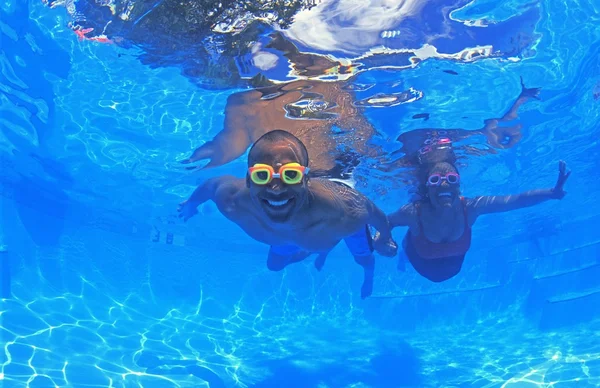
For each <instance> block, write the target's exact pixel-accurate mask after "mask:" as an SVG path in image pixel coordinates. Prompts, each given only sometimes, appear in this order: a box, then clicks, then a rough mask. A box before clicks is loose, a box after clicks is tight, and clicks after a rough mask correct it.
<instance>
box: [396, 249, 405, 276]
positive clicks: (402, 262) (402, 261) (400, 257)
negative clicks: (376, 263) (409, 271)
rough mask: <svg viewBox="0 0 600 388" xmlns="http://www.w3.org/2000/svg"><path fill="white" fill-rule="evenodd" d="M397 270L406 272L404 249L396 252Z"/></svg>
mask: <svg viewBox="0 0 600 388" xmlns="http://www.w3.org/2000/svg"><path fill="white" fill-rule="evenodd" d="M397 268H398V271H400V272H406V256H405V255H404V251H402V252H400V253H399V254H398V266H397Z"/></svg>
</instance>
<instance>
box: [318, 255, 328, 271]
mask: <svg viewBox="0 0 600 388" xmlns="http://www.w3.org/2000/svg"><path fill="white" fill-rule="evenodd" d="M326 258H327V254H326V253H321V254H320V255H319V256H317V258H316V259H315V268H316V269H317V271H320V270H321V269H323V266H324V265H325V259H326Z"/></svg>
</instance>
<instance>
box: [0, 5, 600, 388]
mask: <svg viewBox="0 0 600 388" xmlns="http://www.w3.org/2000/svg"><path fill="white" fill-rule="evenodd" d="M54 3H57V4H54V5H55V6H54V7H53V8H50V7H48V6H46V5H44V4H42V2H38V1H29V2H27V1H25V0H23V1H19V2H14V1H7V0H4V1H2V2H0V4H1V12H2V14H1V15H2V18H1V24H0V27H1V28H0V31H1V33H2V38H1V41H0V45H1V46H0V48H1V53H0V65H1V73H0V91H1V93H0V104H1V105H0V128H1V132H0V157H1V162H2V170H1V175H0V176H1V180H0V183H1V185H0V188H1V194H2V196H1V197H0V200H1V203H0V214H1V216H2V217H1V224H0V245H1V249H0V259H1V265H2V267H1V269H2V272H1V273H2V277H1V279H2V284H1V286H2V287H1V289H2V299H1V305H0V344H1V345H2V348H3V351H0V386H1V387H7V388H8V387H25V386H27V387H29V386H31V387H130V386H140V387H211V388H212V387H463V386H465V387H466V386H469V387H519V388H520V387H595V386H599V385H600V309H599V308H598V306H600V282H599V280H598V279H600V233H599V232H598V229H597V225H598V221H599V220H600V206H599V204H600V202H599V201H598V200H597V198H598V195H599V194H600V190H599V187H600V185H598V184H597V182H596V177H597V170H598V158H599V156H600V153H599V151H600V147H599V145H598V135H599V134H600V128H599V124H598V123H599V122H600V121H599V117H600V6H599V5H598V3H597V2H595V1H592V0H581V1H573V2H567V3H561V2H558V1H541V2H538V1H530V0H528V1H515V0H513V1H478V0H475V1H473V2H466V1H447V2H444V1H441V0H435V1H434V0H431V1H426V2H425V1H423V2H419V3H415V2H410V1H409V2H404V6H403V8H401V11H398V10H390V9H385V8H382V7H384V6H386V4H383V3H386V2H376V1H372V2H364V3H360V4H359V3H351V2H345V1H325V2H323V3H322V4H319V5H317V6H316V7H314V9H312V10H310V11H302V13H300V14H298V16H297V18H296V21H295V23H293V24H292V25H291V26H289V28H288V29H287V30H286V31H287V37H288V38H289V39H291V40H292V41H293V42H295V44H296V46H297V47H298V48H299V50H300V51H303V52H312V53H318V54H331V55H332V56H333V57H335V58H345V59H347V60H352V62H353V63H360V66H355V68H353V70H352V71H356V72H358V76H357V79H356V82H355V84H356V85H365V84H369V85H370V88H369V89H368V90H359V91H357V92H356V99H357V100H360V101H363V102H364V104H366V106H367V107H366V108H365V113H364V114H365V117H366V118H367V119H368V120H369V121H370V122H371V123H372V125H373V126H374V127H375V128H376V129H377V131H379V132H380V136H378V137H376V138H374V140H373V141H374V142H375V143H377V144H378V145H379V146H381V148H382V149H383V150H385V151H386V152H389V153H390V154H391V155H396V156H397V155H398V154H397V153H396V154H394V153H393V151H396V150H398V149H399V148H400V147H401V144H400V143H399V142H397V141H396V138H398V136H401V135H402V134H403V133H408V132H410V131H415V130H419V129H421V128H437V129H453V128H454V129H457V128H462V129H465V130H469V131H476V130H477V129H478V128H481V126H482V125H483V122H484V120H486V119H488V118H493V117H501V116H502V115H503V114H504V113H505V112H506V111H507V110H508V109H509V108H510V106H511V104H513V102H514V101H515V100H516V99H517V98H518V97H519V93H520V92H521V83H520V82H521V78H522V79H523V82H524V84H525V86H526V87H527V88H541V90H540V92H539V99H535V98H532V99H530V100H529V101H527V102H526V103H525V104H523V105H522V106H521V107H520V110H519V117H518V118H517V119H516V120H517V121H516V122H517V123H519V124H520V125H521V126H522V128H521V133H522V135H523V136H522V138H521V139H520V140H519V141H518V142H517V144H516V145H514V146H512V147H501V146H498V147H490V146H489V145H487V144H488V143H489V141H490V139H489V137H488V138H487V139H486V134H485V133H484V134H480V133H477V134H476V135H477V136H475V137H474V138H472V139H468V140H466V141H465V142H466V144H468V145H471V146H473V147H474V148H475V149H479V150H482V151H481V155H477V154H476V153H471V154H466V155H465V156H466V158H464V159H462V160H461V163H462V164H461V165H462V170H461V175H462V178H461V179H462V182H463V186H464V187H463V192H464V195H466V196H474V195H478V194H510V193H516V192H519V191H524V190H529V189H533V188H538V187H549V186H551V185H553V184H554V182H555V179H556V176H557V164H558V160H560V159H563V160H565V161H566V162H567V163H568V166H569V168H570V169H571V170H572V171H573V174H572V176H571V178H570V179H569V181H568V182H567V187H566V190H567V191H568V195H567V197H566V198H565V199H563V200H562V201H552V202H546V203H544V204H541V205H539V206H537V207H534V208H528V209H523V210H518V211H514V212H511V213H506V214H500V215H489V216H485V217H482V218H481V219H480V220H479V221H478V222H477V224H476V226H475V227H474V229H473V236H474V237H473V238H474V242H473V246H472V248H471V251H470V252H469V253H468V256H467V259H466V261H465V265H464V267H463V270H462V272H461V274H460V275H459V276H457V277H455V278H453V279H451V280H449V281H447V282H444V283H431V282H428V281H427V280H425V279H423V278H421V277H420V276H418V275H417V274H416V272H415V271H414V270H413V269H412V268H410V267H409V268H407V270H406V272H399V271H398V270H397V269H396V261H395V260H391V259H387V258H384V257H380V256H378V257H377V266H376V278H375V285H374V292H373V296H372V297H371V298H368V299H366V300H361V299H360V295H359V290H360V282H361V280H362V273H361V270H360V268H359V267H358V266H356V265H355V264H353V261H352V258H351V257H350V256H349V253H348V252H347V250H346V248H345V247H344V246H343V244H340V245H339V246H338V247H336V248H335V250H334V252H333V253H332V255H331V256H330V259H329V260H328V262H327V265H326V266H325V268H324V269H323V270H322V271H321V272H317V271H316V270H315V269H314V267H313V263H312V259H309V260H307V261H305V262H303V263H300V264H295V265H293V266H290V267H289V268H287V269H286V270H285V271H282V272H277V273H275V272H269V271H268V270H267V268H266V265H265V261H266V254H267V250H268V247H266V246H264V245H262V244H259V243H257V242H255V241H253V240H252V239H250V238H249V237H248V236H246V235H245V234H244V233H243V232H242V231H241V230H240V229H239V228H237V227H236V226H234V225H232V224H231V223H229V222H228V221H227V220H225V218H224V217H223V216H222V215H220V213H218V211H217V210H216V207H215V206H214V205H212V204H205V205H203V206H202V207H201V208H200V209H199V210H200V215H198V216H196V217H194V218H193V219H191V220H190V221H188V222H187V223H183V222H181V221H180V220H179V219H177V217H176V211H175V210H176V208H177V204H178V203H179V202H181V201H182V200H183V199H185V198H187V197H188V196H189V195H190V193H191V192H192V190H193V189H194V188H195V187H196V185H197V184H198V183H200V182H202V181H203V180H205V179H206V178H207V177H210V176H214V175H218V174H225V173H231V174H234V175H238V176H243V174H244V173H245V170H244V169H245V165H246V164H245V154H243V155H242V156H240V157H239V158H236V159H235V160H233V161H232V162H230V163H227V164H225V165H223V166H220V167H218V168H215V169H210V170H200V171H190V170H186V169H184V168H183V167H182V165H181V164H180V163H179V161H181V160H182V159H184V158H186V157H189V155H190V154H191V152H192V151H193V150H194V149H195V148H196V147H198V146H200V145H202V144H203V143H205V142H206V141H209V140H211V139H212V138H213V137H214V136H215V135H217V133H219V131H221V129H222V128H223V122H224V119H225V109H226V106H227V100H228V97H229V96H231V95H234V94H236V93H240V92H242V91H243V90H244V87H243V86H242V83H241V82H238V81H239V80H240V79H244V78H247V77H252V76H254V75H256V73H257V72H258V70H257V67H259V66H263V67H264V68H263V69H262V71H263V72H264V73H265V75H266V76H267V77H268V78H270V79H273V80H276V81H278V82H283V81H289V80H290V79H291V78H294V77H293V74H292V72H290V71H289V68H288V67H287V66H286V65H284V62H282V60H281V57H279V59H278V60H279V62H277V63H278V64H277V65H276V66H273V67H269V68H266V67H265V66H264V63H266V62H269V61H273V60H274V58H273V55H274V54H273V53H272V52H271V51H269V50H264V52H263V54H262V55H263V57H261V58H262V60H264V62H262V63H263V64H262V65H261V64H260V63H261V62H260V61H257V60H255V61H254V62H252V61H250V62H251V65H248V66H241V65H240V67H239V69H240V70H239V74H238V76H237V78H236V77H231V79H225V78H224V76H223V75H222V74H221V73H218V74H217V76H214V77H213V78H211V74H213V73H210V72H209V71H208V70H206V69H204V70H206V71H204V70H203V71H204V73H202V72H200V73H201V74H200V75H196V76H194V74H195V73H194V71H193V70H194V68H193V63H192V62H194V61H193V60H192V59H190V58H194V57H193V56H190V55H182V56H177V55H175V54H173V55H171V56H167V55H166V54H165V53H163V52H153V53H152V55H151V56H149V55H146V53H145V51H144V48H146V49H147V50H148V51H149V50H150V49H149V48H148V47H149V45H150V43H148V42H147V41H144V45H146V46H144V45H141V44H140V45H135V44H129V45H127V44H103V43H101V42H97V41H93V40H82V39H78V37H77V35H76V34H74V33H73V31H72V29H71V28H70V27H69V22H72V21H73V20H76V19H77V17H76V15H75V16H74V15H73V14H69V13H68V12H67V9H68V8H69V6H70V5H71V4H73V3H72V2H69V1H67V2H66V7H65V6H63V5H65V4H62V5H61V4H60V3H61V2H54ZM63 3H64V2H63ZM79 3H80V4H83V3H85V2H84V1H80V2H79ZM87 3H89V4H92V3H93V2H87ZM87 3H86V4H87ZM100 3H102V2H98V3H97V4H100ZM118 3H119V4H122V3H126V2H118ZM387 3H393V2H387ZM398 3H400V2H398ZM444 5H445V6H447V8H448V9H447V12H445V13H444V14H445V15H446V16H447V18H446V19H443V18H439V20H438V19H435V18H433V17H431V18H429V17H428V16H427V15H432V14H434V13H435V10H436V9H446V8H444V7H443V6H444ZM387 6H389V4H388V5H387ZM344 7H346V8H344ZM382 9H383V10H382ZM450 11H452V12H450ZM306 12H308V13H306ZM402 15H409V16H406V17H405V16H402ZM450 20H451V21H450ZM374 21H376V22H374ZM436 23H438V24H436ZM113 25H114V24H113ZM310 26H316V27H315V28H314V29H311V28H309V27H310ZM427 26H429V27H427ZM432 26H433V27H432ZM435 26H437V27H435ZM449 26H453V27H452V31H453V32H452V33H449V32H448V31H449V30H448V28H450V27H449ZM96 27H97V26H96ZM438 27H439V28H438ZM319 28H320V29H319ZM427 28H430V29H429V30H427ZM107 31H108V30H107ZM123 31H124V30H123ZM418 31H429V32H427V33H426V32H422V33H419V32H418ZM121 32H122V31H121ZM114 35H115V36H116V35H117V32H115V33H114ZM111 38H113V39H114V37H113V36H112V35H111ZM263 38H264V36H263V35H261V39H263ZM181 39H182V41H183V40H185V39H184V37H182V38H181ZM411 45H412V46H411ZM426 45H428V46H426ZM383 46H385V47H386V49H385V50H382V49H381V47H383ZM407 47H409V48H410V49H411V50H413V51H414V52H417V54H415V55H412V54H411V55H412V56H417V57H419V58H422V59H421V60H420V61H418V63H416V62H411V61H410V59H407V58H410V57H411V55H407V54H406V48H407ZM423 47H429V49H427V50H425V49H423ZM432 47H434V48H435V49H436V51H431V50H432V49H431V48H432ZM486 47H487V49H486ZM489 47H492V49H489ZM419 48H421V51H419V50H417V49H419ZM402 50H404V51H402ZM428 50H429V51H428ZM486 50H487V51H486ZM474 52H478V53H480V54H478V55H474V54H473V53H474ZM432 53H433V54H432ZM482 53H483V54H482ZM254 54H255V59H256V58H257V56H256V53H254ZM161 55H164V56H165V57H168V58H166V59H164V62H162V61H159V60H158V59H157V58H159V57H160V56H161ZM244 55H245V57H244V58H242V59H240V63H241V62H244V61H246V62H248V61H249V59H248V58H249V57H251V56H252V53H250V54H248V53H246V54H244ZM478 56H481V58H479V57H478ZM475 57H478V58H475ZM161 58H162V57H161ZM190 61H191V62H190ZM198 61H199V60H198ZM253 66H254V67H253ZM209 73H210V74H209ZM213 75H214V74H213ZM335 77H338V79H340V80H341V79H343V78H344V75H343V74H339V73H337V74H332V73H328V74H326V75H320V76H315V77H314V78H318V79H322V80H330V81H331V80H332V79H333V78H335ZM230 81H231V82H230ZM234 81H235V82H234ZM398 85H399V86H398ZM405 90H412V92H411V94H410V96H411V97H414V98H411V99H409V100H407V101H402V103H398V104H391V105H393V106H388V107H375V106H369V104H371V102H369V101H373V100H370V98H372V97H373V96H375V95H377V94H378V93H380V94H383V95H385V96H388V97H390V96H398V95H399V94H398V93H400V92H401V91H405ZM425 114H426V115H425ZM425 118H427V119H425ZM506 125H512V122H511V123H508V124H506ZM500 141H503V139H500ZM309 150H310V147H309ZM387 161H388V162H389V160H387ZM377 163H378V161H377V160H376V159H375V158H373V159H366V160H363V161H362V163H361V164H360V165H359V166H358V167H357V168H356V169H355V170H354V173H353V176H352V182H353V183H354V184H355V186H356V188H357V189H359V190H361V191H362V192H364V193H365V194H366V195H367V196H369V197H370V198H373V199H374V200H375V201H376V203H377V204H378V205H379V206H381V207H382V209H384V210H385V211H386V212H390V211H393V210H396V209H397V208H398V207H399V206H400V205H401V204H404V203H405V202H406V201H408V200H409V198H410V196H411V193H410V192H409V190H408V186H407V185H405V184H404V181H403V180H402V179H403V178H402V176H403V175H402V174H401V172H402V169H398V170H392V171H389V170H385V169H378V168H376V167H377ZM396 173H398V174H400V175H395V174H396ZM399 177H400V178H399ZM404 232H405V231H404V230H403V229H402V228H399V229H398V230H395V231H394V236H395V237H396V239H397V240H400V239H401V238H402V235H403V233H404Z"/></svg>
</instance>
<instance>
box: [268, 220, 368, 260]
mask: <svg viewBox="0 0 600 388" xmlns="http://www.w3.org/2000/svg"><path fill="white" fill-rule="evenodd" d="M344 242H345V243H346V246H347V247H348V249H349V250H350V252H351V253H352V255H353V256H356V257H362V256H369V255H370V254H371V253H373V238H372V237H371V231H370V229H369V226H368V225H365V227H364V228H360V229H359V230H358V231H357V232H355V233H353V234H351V235H350V236H348V237H345V238H344ZM301 250H302V248H300V247H299V246H297V245H293V244H287V245H274V246H271V252H272V253H274V254H276V255H280V256H291V255H293V254H295V253H297V252H300V251H301ZM311 253H325V252H311Z"/></svg>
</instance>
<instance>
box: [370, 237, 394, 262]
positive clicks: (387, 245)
mask: <svg viewBox="0 0 600 388" xmlns="http://www.w3.org/2000/svg"><path fill="white" fill-rule="evenodd" d="M373 248H375V250H376V251H377V252H378V253H379V254H380V255H382V256H386V257H394V256H396V254H397V253H398V244H396V241H394V239H392V238H391V237H390V238H389V239H388V240H387V241H383V240H382V239H381V238H380V236H379V232H375V236H374V237H373Z"/></svg>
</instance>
